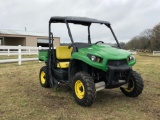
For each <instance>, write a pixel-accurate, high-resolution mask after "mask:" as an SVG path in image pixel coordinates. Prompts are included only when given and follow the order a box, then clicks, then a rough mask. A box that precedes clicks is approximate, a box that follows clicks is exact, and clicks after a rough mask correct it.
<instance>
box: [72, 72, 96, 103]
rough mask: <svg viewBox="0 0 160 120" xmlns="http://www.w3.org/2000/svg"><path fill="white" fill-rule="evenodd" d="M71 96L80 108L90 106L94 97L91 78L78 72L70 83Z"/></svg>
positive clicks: (94, 90) (93, 86)
mask: <svg viewBox="0 0 160 120" xmlns="http://www.w3.org/2000/svg"><path fill="white" fill-rule="evenodd" d="M72 90H73V96H74V98H75V100H76V102H77V103H78V104H79V105H82V106H91V105H92V104H93V101H94V99H95V97H96V89H95V84H94V80H93V78H92V77H91V76H90V75H89V74H87V73H85V72H78V73H76V75H75V76H74V77H73V81H72Z"/></svg>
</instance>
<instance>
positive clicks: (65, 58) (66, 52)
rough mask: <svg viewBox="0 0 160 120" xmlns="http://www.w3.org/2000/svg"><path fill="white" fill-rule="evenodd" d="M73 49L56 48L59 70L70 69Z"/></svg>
mask: <svg viewBox="0 0 160 120" xmlns="http://www.w3.org/2000/svg"><path fill="white" fill-rule="evenodd" d="M71 52H72V47H71V48H70V49H69V48H68V46H58V47H56V58H57V68H68V67H69V61H70V58H71Z"/></svg>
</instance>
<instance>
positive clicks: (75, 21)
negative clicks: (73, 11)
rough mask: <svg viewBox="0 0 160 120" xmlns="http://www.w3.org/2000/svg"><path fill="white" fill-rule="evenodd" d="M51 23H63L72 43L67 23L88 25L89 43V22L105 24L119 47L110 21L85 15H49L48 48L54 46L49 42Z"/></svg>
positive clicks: (89, 40)
mask: <svg viewBox="0 0 160 120" xmlns="http://www.w3.org/2000/svg"><path fill="white" fill-rule="evenodd" d="M51 23H65V24H66V26H67V29H68V34H69V37H70V40H71V42H72V44H73V43H74V40H73V37H72V33H71V30H70V27H69V23H73V24H81V25H84V26H88V43H89V44H91V37H90V26H91V24H92V23H99V24H105V25H106V26H107V27H108V28H109V29H110V31H111V33H112V35H113V37H114V39H115V41H116V43H117V45H118V47H119V48H121V47H120V44H119V42H118V40H117V37H116V35H115V34H114V32H113V29H112V27H111V25H110V23H109V22H107V21H101V20H97V19H91V18H86V17H59V16H56V17H51V19H50V21H49V49H51V48H52V47H54V46H53V44H52V43H53V42H51V41H52V38H51V35H50V34H51Z"/></svg>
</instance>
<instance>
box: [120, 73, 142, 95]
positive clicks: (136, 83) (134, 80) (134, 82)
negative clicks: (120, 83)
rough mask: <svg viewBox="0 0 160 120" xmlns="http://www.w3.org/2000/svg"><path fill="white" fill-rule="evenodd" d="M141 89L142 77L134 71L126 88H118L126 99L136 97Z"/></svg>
mask: <svg viewBox="0 0 160 120" xmlns="http://www.w3.org/2000/svg"><path fill="white" fill-rule="evenodd" d="M143 87H144V84H143V79H142V77H141V76H140V75H139V74H138V73H137V72H136V71H132V73H131V77H130V79H129V82H128V85H127V87H120V89H121V91H122V93H124V94H125V95H126V96H128V97H137V96H139V95H140V94H141V93H142V91H143Z"/></svg>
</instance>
